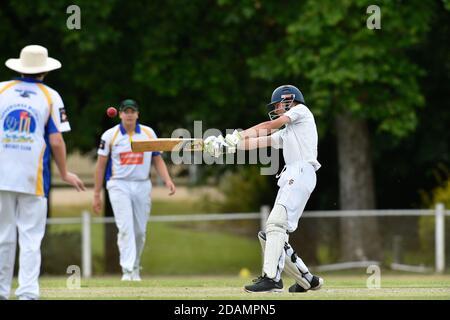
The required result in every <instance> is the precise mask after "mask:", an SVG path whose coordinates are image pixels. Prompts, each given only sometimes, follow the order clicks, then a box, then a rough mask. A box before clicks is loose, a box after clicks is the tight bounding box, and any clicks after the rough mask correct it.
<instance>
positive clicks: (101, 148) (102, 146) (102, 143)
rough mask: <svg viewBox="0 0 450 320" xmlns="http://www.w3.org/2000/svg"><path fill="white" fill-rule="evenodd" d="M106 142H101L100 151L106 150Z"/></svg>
mask: <svg viewBox="0 0 450 320" xmlns="http://www.w3.org/2000/svg"><path fill="white" fill-rule="evenodd" d="M105 143H106V142H105V140H103V139H102V140H100V145H99V146H98V148H99V149H100V150H105Z"/></svg>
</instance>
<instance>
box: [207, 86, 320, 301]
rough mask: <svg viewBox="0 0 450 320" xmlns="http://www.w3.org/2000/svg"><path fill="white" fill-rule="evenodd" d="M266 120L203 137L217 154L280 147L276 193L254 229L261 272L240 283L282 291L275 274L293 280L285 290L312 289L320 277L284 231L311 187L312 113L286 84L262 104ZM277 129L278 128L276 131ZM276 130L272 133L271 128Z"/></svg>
mask: <svg viewBox="0 0 450 320" xmlns="http://www.w3.org/2000/svg"><path fill="white" fill-rule="evenodd" d="M268 107H269V109H270V112H269V118H270V121H266V122H262V123H260V124H258V125H255V126H253V127H251V128H249V129H247V130H244V131H241V132H238V131H237V130H234V132H233V133H232V134H228V135H226V136H225V138H223V137H222V136H219V137H209V138H207V139H205V150H206V151H207V152H208V153H210V154H211V155H214V156H217V155H219V154H220V153H221V151H222V150H224V149H229V150H232V151H231V152H233V150H236V148H238V149H254V148H266V147H269V146H272V147H274V148H277V149H278V148H282V149H283V157H284V160H285V163H286V165H285V167H284V168H283V170H282V172H281V173H280V174H279V175H277V178H278V186H279V190H278V194H277V197H276V200H275V203H274V205H273V209H272V211H271V213H270V215H269V217H268V219H267V222H266V229H265V231H260V232H259V233H258V238H259V241H260V243H261V247H262V250H263V254H264V263H263V268H262V275H261V276H260V277H258V278H257V279H255V280H253V284H251V285H247V286H245V291H247V292H282V291H283V282H282V280H281V272H282V271H283V270H284V271H285V272H286V273H287V274H288V275H289V276H291V277H292V278H294V279H295V283H294V284H293V285H292V286H291V287H290V288H289V292H306V291H308V290H318V289H320V288H321V286H322V284H323V279H322V278H320V277H317V276H315V275H313V274H311V273H310V272H309V270H308V267H307V266H306V265H305V263H304V262H303V261H302V259H300V257H299V256H298V255H297V254H296V253H295V251H294V249H293V248H292V247H291V245H290V244H289V234H291V233H292V232H294V231H295V230H296V229H297V225H298V221H299V219H300V217H301V215H302V213H303V210H304V209H305V206H306V203H307V201H308V199H309V197H310V195H311V193H312V192H313V190H314V188H315V186H316V171H317V170H318V169H319V168H320V166H321V165H320V163H319V162H318V161H317V143H318V134H317V128H316V124H315V121H314V116H313V114H312V113H311V111H310V110H309V108H308V107H307V106H306V105H305V100H304V98H303V94H302V93H301V92H300V90H299V89H298V88H296V87H294V86H292V85H283V86H280V87H278V88H276V89H275V90H274V91H273V93H272V99H271V101H270V104H269V105H268ZM278 129H280V130H278ZM276 130H277V131H276Z"/></svg>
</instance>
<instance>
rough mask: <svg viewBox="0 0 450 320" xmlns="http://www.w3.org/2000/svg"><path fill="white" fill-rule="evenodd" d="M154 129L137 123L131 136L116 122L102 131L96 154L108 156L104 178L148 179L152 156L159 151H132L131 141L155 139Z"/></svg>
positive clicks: (107, 179)
mask: <svg viewBox="0 0 450 320" xmlns="http://www.w3.org/2000/svg"><path fill="white" fill-rule="evenodd" d="M156 138H157V136H156V134H155V131H153V129H152V128H150V127H148V126H144V125H142V124H139V123H137V124H136V129H135V132H134V133H133V135H132V136H130V135H128V134H127V131H126V130H125V128H124V127H123V126H122V124H118V125H116V126H115V127H113V128H111V129H109V130H107V131H106V132H105V133H103V135H102V137H101V141H100V146H99V148H98V152H97V153H98V154H99V155H102V156H105V157H109V159H108V163H107V166H106V172H105V179H106V181H109V180H110V179H119V180H120V179H123V180H130V181H140V180H148V179H149V176H150V166H151V163H152V156H157V155H160V154H161V153H160V152H132V151H131V141H144V140H148V139H156Z"/></svg>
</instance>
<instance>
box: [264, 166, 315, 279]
mask: <svg viewBox="0 0 450 320" xmlns="http://www.w3.org/2000/svg"><path fill="white" fill-rule="evenodd" d="M278 186H279V187H280V189H279V190H278V194H277V198H276V199H275V204H274V206H273V209H272V212H271V213H270V215H269V218H268V219H267V223H266V230H265V231H266V245H265V251H264V263H263V273H265V274H266V275H267V276H268V277H269V278H272V279H275V280H276V281H278V280H279V278H280V275H281V272H282V270H283V268H284V261H285V255H286V251H285V250H283V248H284V245H285V243H287V242H288V233H291V232H294V231H295V230H296V229H297V226H298V220H299V219H300V217H301V216H302V214H303V210H304V209H305V206H306V203H307V201H308V199H309V197H310V195H311V193H312V191H313V190H314V188H315V186H316V172H315V170H314V167H313V166H312V165H311V164H310V163H307V162H300V161H299V162H296V163H293V164H288V165H286V167H285V168H284V169H283V172H282V173H281V175H280V178H279V180H278Z"/></svg>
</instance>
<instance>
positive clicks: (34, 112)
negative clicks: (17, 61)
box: [0, 78, 70, 196]
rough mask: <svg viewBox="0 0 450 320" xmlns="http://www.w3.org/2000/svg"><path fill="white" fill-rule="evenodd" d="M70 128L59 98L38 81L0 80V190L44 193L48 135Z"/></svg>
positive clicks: (48, 181)
mask: <svg viewBox="0 0 450 320" xmlns="http://www.w3.org/2000/svg"><path fill="white" fill-rule="evenodd" d="M64 131H70V125H69V122H68V121H67V116H66V113H65V109H64V104H63V101H62V99H61V97H60V95H59V94H58V92H56V91H55V90H53V89H52V88H50V87H48V86H46V85H44V84H43V83H42V81H39V80H36V79H30V78H16V80H13V81H6V82H0V190H4V191H13V192H21V193H27V194H34V195H37V196H47V195H48V191H49V189H50V146H49V143H48V141H49V135H51V134H53V133H57V132H64Z"/></svg>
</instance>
